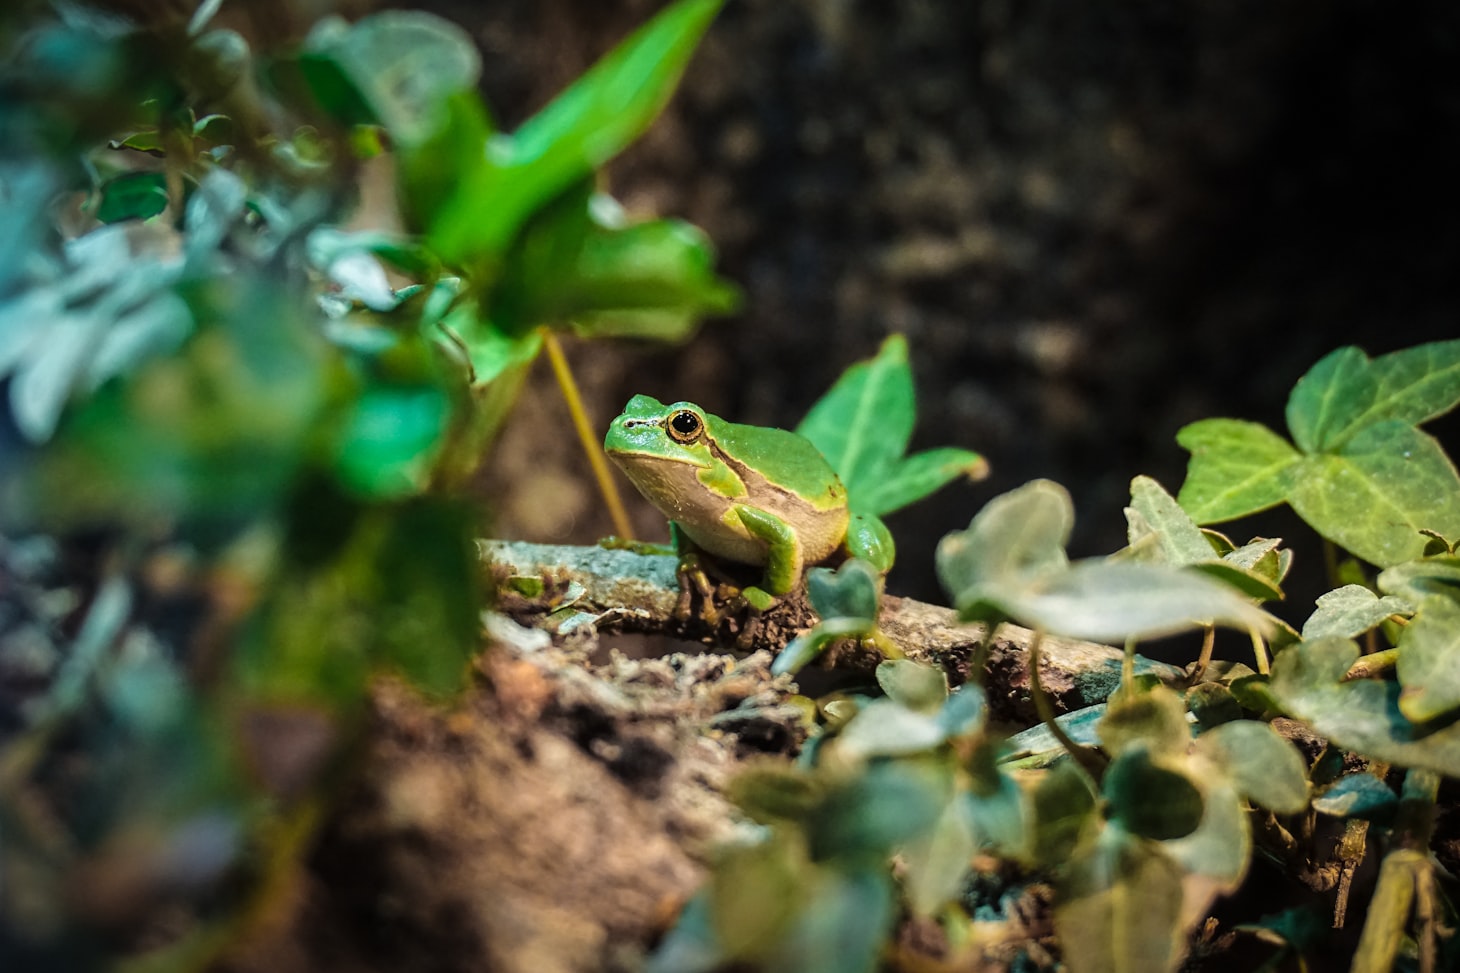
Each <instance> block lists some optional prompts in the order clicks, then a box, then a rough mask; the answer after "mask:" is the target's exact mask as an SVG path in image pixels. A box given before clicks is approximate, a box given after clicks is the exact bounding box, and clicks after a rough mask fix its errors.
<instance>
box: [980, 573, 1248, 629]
mask: <svg viewBox="0 0 1460 973" xmlns="http://www.w3.org/2000/svg"><path fill="white" fill-rule="evenodd" d="M957 605H958V610H959V613H960V615H962V616H963V617H964V618H965V619H970V618H971V619H981V618H987V617H999V616H1002V617H1007V618H1010V619H1012V620H1014V621H1016V622H1018V623H1020V624H1021V625H1026V626H1029V627H1031V628H1039V629H1042V630H1044V631H1046V632H1052V633H1055V634H1058V635H1067V636H1070V637H1072V638H1083V639H1089V640H1091V641H1095V642H1117V643H1118V642H1121V641H1124V640H1125V639H1128V638H1134V639H1148V638H1160V637H1161V636H1164V635H1172V634H1175V633H1176V632H1181V631H1185V630H1187V629H1190V628H1194V627H1196V626H1198V625H1226V626H1230V627H1232V628H1237V629H1242V630H1255V631H1259V632H1270V631H1272V629H1273V627H1274V626H1273V620H1272V617H1271V616H1270V615H1268V614H1267V613H1266V612H1264V611H1262V610H1261V609H1259V608H1257V607H1256V606H1255V605H1253V604H1252V603H1251V602H1249V601H1248V600H1247V599H1246V598H1244V597H1242V596H1241V595H1240V594H1238V593H1237V592H1235V591H1233V590H1232V589H1231V588H1229V587H1228V586H1227V585H1225V584H1223V583H1222V582H1219V581H1216V580H1213V579H1211V578H1208V577H1206V576H1204V575H1202V574H1199V573H1197V572H1195V571H1191V570H1187V569H1183V568H1173V567H1170V566H1167V565H1156V564H1141V563H1134V562H1129V561H1120V562H1118V561H1101V560H1094V561H1084V562H1081V563H1079V564H1075V565H1073V566H1072V567H1071V568H1070V569H1069V570H1068V571H1061V572H1058V573H1055V574H1051V575H1049V576H1047V577H1044V578H1040V579H1038V580H1035V581H1032V582H1028V583H1025V584H1017V583H1009V582H998V581H995V582H990V583H986V584H978V585H974V586H972V587H970V588H967V589H965V590H963V591H962V592H960V593H959V595H958V597H957Z"/></svg>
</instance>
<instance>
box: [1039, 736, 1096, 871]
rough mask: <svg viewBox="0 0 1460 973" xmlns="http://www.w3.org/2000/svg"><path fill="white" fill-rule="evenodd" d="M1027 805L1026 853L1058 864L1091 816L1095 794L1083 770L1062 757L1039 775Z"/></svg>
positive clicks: (1066, 856) (1091, 818)
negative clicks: (1027, 851) (1029, 820)
mask: <svg viewBox="0 0 1460 973" xmlns="http://www.w3.org/2000/svg"><path fill="white" fill-rule="evenodd" d="M1030 807H1031V812H1032V815H1033V821H1032V822H1031V823H1030V826H1029V829H1028V835H1029V853H1030V856H1031V857H1032V858H1033V860H1034V861H1035V862H1037V863H1039V864H1043V865H1058V864H1062V863H1063V862H1066V861H1068V860H1069V858H1070V855H1071V853H1072V852H1073V851H1074V850H1075V847H1076V845H1077V844H1078V843H1079V840H1080V835H1081V834H1082V833H1084V831H1085V830H1086V826H1087V825H1089V824H1091V823H1092V822H1093V821H1094V820H1095V810H1096V794H1095V791H1094V789H1093V788H1092V786H1091V783H1090V778H1089V777H1087V776H1086V775H1085V772H1084V771H1082V770H1081V769H1080V768H1079V767H1077V766H1076V765H1075V764H1074V763H1073V762H1072V761H1069V760H1065V761H1062V762H1060V763H1058V764H1055V765H1054V766H1053V767H1051V768H1050V769H1049V770H1048V771H1047V772H1045V773H1043V774H1041V775H1040V776H1039V782H1038V783H1037V784H1036V785H1035V786H1034V791H1033V794H1032V795H1031V797H1030Z"/></svg>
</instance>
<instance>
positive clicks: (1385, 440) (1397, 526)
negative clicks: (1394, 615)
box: [1288, 420, 1460, 567]
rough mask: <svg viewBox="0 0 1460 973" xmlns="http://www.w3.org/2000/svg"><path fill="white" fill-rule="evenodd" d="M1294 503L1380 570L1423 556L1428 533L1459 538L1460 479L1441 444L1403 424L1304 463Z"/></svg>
mask: <svg viewBox="0 0 1460 973" xmlns="http://www.w3.org/2000/svg"><path fill="white" fill-rule="evenodd" d="M1288 501H1289V502H1290V503H1291V504H1292V505H1293V509H1294V510H1296V511H1297V512H1298V514H1299V516H1301V517H1302V518H1303V519H1304V520H1306V521H1307V522H1308V523H1309V524H1310V525H1311V526H1312V527H1313V529H1314V530H1316V531H1318V532H1319V533H1320V534H1322V535H1323V536H1324V537H1326V538H1328V539H1329V540H1331V541H1333V542H1334V543H1336V544H1338V545H1340V546H1341V547H1343V548H1344V549H1346V550H1348V551H1349V552H1351V553H1353V554H1355V555H1357V556H1358V557H1361V558H1363V559H1364V560H1366V561H1369V562H1371V563H1373V564H1377V565H1379V566H1380V567H1389V566H1391V565H1394V564H1399V563H1400V562H1403V561H1408V560H1412V559H1414V558H1417V557H1419V556H1420V555H1421V554H1423V553H1424V548H1425V543H1426V538H1425V537H1424V536H1423V535H1421V534H1420V530H1421V529H1422V528H1428V529H1430V530H1434V531H1438V532H1439V533H1441V534H1446V535H1450V534H1455V533H1460V475H1457V474H1456V472H1455V467H1454V465H1453V464H1451V462H1450V459H1449V457H1447V456H1446V455H1445V452H1444V450H1443V449H1441V448H1440V444H1439V443H1437V442H1436V441H1435V440H1434V439H1433V438H1432V437H1430V436H1428V435H1426V434H1425V433H1423V432H1420V431H1419V430H1418V429H1416V428H1415V427H1413V426H1411V425H1408V424H1407V423H1404V422H1400V421H1398V420H1392V421H1389V422H1383V423H1379V424H1378V425H1374V426H1368V427H1366V428H1365V429H1363V430H1361V431H1360V432H1359V433H1357V434H1356V435H1355V436H1353V438H1351V439H1349V440H1348V441H1347V443H1345V445H1344V446H1343V448H1342V450H1341V451H1340V452H1338V453H1325V454H1320V455H1315V456H1308V457H1305V458H1304V459H1303V460H1302V462H1301V463H1300V464H1299V467H1298V470H1297V472H1296V475H1295V478H1294V483H1293V487H1292V490H1291V491H1290V493H1289V497H1288Z"/></svg>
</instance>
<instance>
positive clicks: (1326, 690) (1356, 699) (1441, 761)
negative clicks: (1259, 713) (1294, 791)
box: [1268, 638, 1460, 777]
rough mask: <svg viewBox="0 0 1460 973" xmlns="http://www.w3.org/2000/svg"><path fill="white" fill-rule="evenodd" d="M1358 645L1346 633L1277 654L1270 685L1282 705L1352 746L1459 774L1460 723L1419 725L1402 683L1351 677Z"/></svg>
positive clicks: (1379, 757) (1375, 755) (1402, 763)
mask: <svg viewBox="0 0 1460 973" xmlns="http://www.w3.org/2000/svg"><path fill="white" fill-rule="evenodd" d="M1358 658H1359V647H1358V646H1357V645H1355V644H1354V643H1353V642H1350V641H1347V640H1345V639H1337V638H1323V639H1317V640H1315V641H1311V642H1300V643H1298V644H1297V645H1294V646H1290V647H1289V648H1286V649H1284V650H1283V651H1282V652H1279V653H1278V655H1277V658H1276V659H1274V660H1273V666H1272V677H1271V680H1270V681H1269V684H1268V688H1269V689H1270V690H1271V692H1272V694H1273V696H1275V697H1276V698H1277V700H1278V702H1279V703H1281V705H1282V707H1283V709H1284V710H1285V711H1286V712H1287V713H1288V714H1289V715H1291V716H1293V717H1295V718H1297V719H1300V720H1303V721H1304V722H1306V723H1307V724H1308V725H1309V726H1311V727H1312V728H1313V731H1314V732H1315V733H1317V734H1319V735H1320V736H1323V737H1327V738H1328V739H1330V740H1332V741H1333V742H1334V743H1336V744H1338V745H1339V746H1341V747H1344V748H1345V749H1348V750H1354V751H1357V752H1358V753H1361V754H1364V755H1365V756H1368V757H1372V758H1374V759H1377V760H1383V761H1386V762H1388V763H1392V764H1398V765H1400V766H1402V767H1423V768H1427V769H1429V770H1433V771H1435V772H1437V773H1441V774H1447V775H1449V776H1452V777H1453V776H1460V724H1451V725H1449V726H1444V727H1440V728H1439V729H1436V730H1433V731H1428V732H1427V731H1426V728H1423V727H1419V726H1416V725H1415V724H1414V723H1412V722H1410V720H1409V718H1408V717H1407V716H1405V714H1404V712H1403V710H1402V709H1401V708H1400V706H1399V691H1400V690H1399V686H1398V684H1397V683H1393V682H1389V681H1387V680H1386V681H1380V680H1375V679H1352V680H1350V679H1347V675H1348V670H1349V668H1350V667H1351V666H1352V665H1353V664H1354V663H1355V662H1356V661H1357V660H1358Z"/></svg>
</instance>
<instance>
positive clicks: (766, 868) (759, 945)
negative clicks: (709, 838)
mask: <svg viewBox="0 0 1460 973" xmlns="http://www.w3.org/2000/svg"><path fill="white" fill-rule="evenodd" d="M797 852H800V854H799V855H798V854H797ZM804 854H805V853H804V851H801V850H800V849H799V848H796V847H795V846H794V843H793V842H792V841H788V840H786V839H785V838H779V839H778V838H777V837H772V838H771V840H768V841H762V842H760V843H758V844H753V845H741V846H738V847H732V848H731V849H729V850H728V851H727V852H726V853H725V854H724V855H723V857H721V858H720V859H719V860H718V861H716V862H715V865H714V869H713V870H712V871H711V872H710V883H709V896H710V914H711V917H712V921H713V923H714V930H715V940H716V942H717V943H718V944H719V945H720V947H721V948H722V949H723V950H724V951H725V953H726V955H728V956H755V955H757V954H758V953H759V952H761V951H762V950H764V949H765V945H766V943H767V942H768V941H774V940H775V939H776V938H777V937H779V936H780V935H781V934H782V933H783V932H784V930H785V929H786V927H787V926H788V925H789V924H790V922H791V920H792V918H793V917H794V916H795V914H796V911H797V909H798V908H799V907H800V906H801V905H802V900H803V899H804V896H805V893H806V891H807V890H806V888H805V886H806V884H807V882H806V877H805V876H803V873H804V872H805V871H806V868H807V865H806V862H805V861H804Z"/></svg>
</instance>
